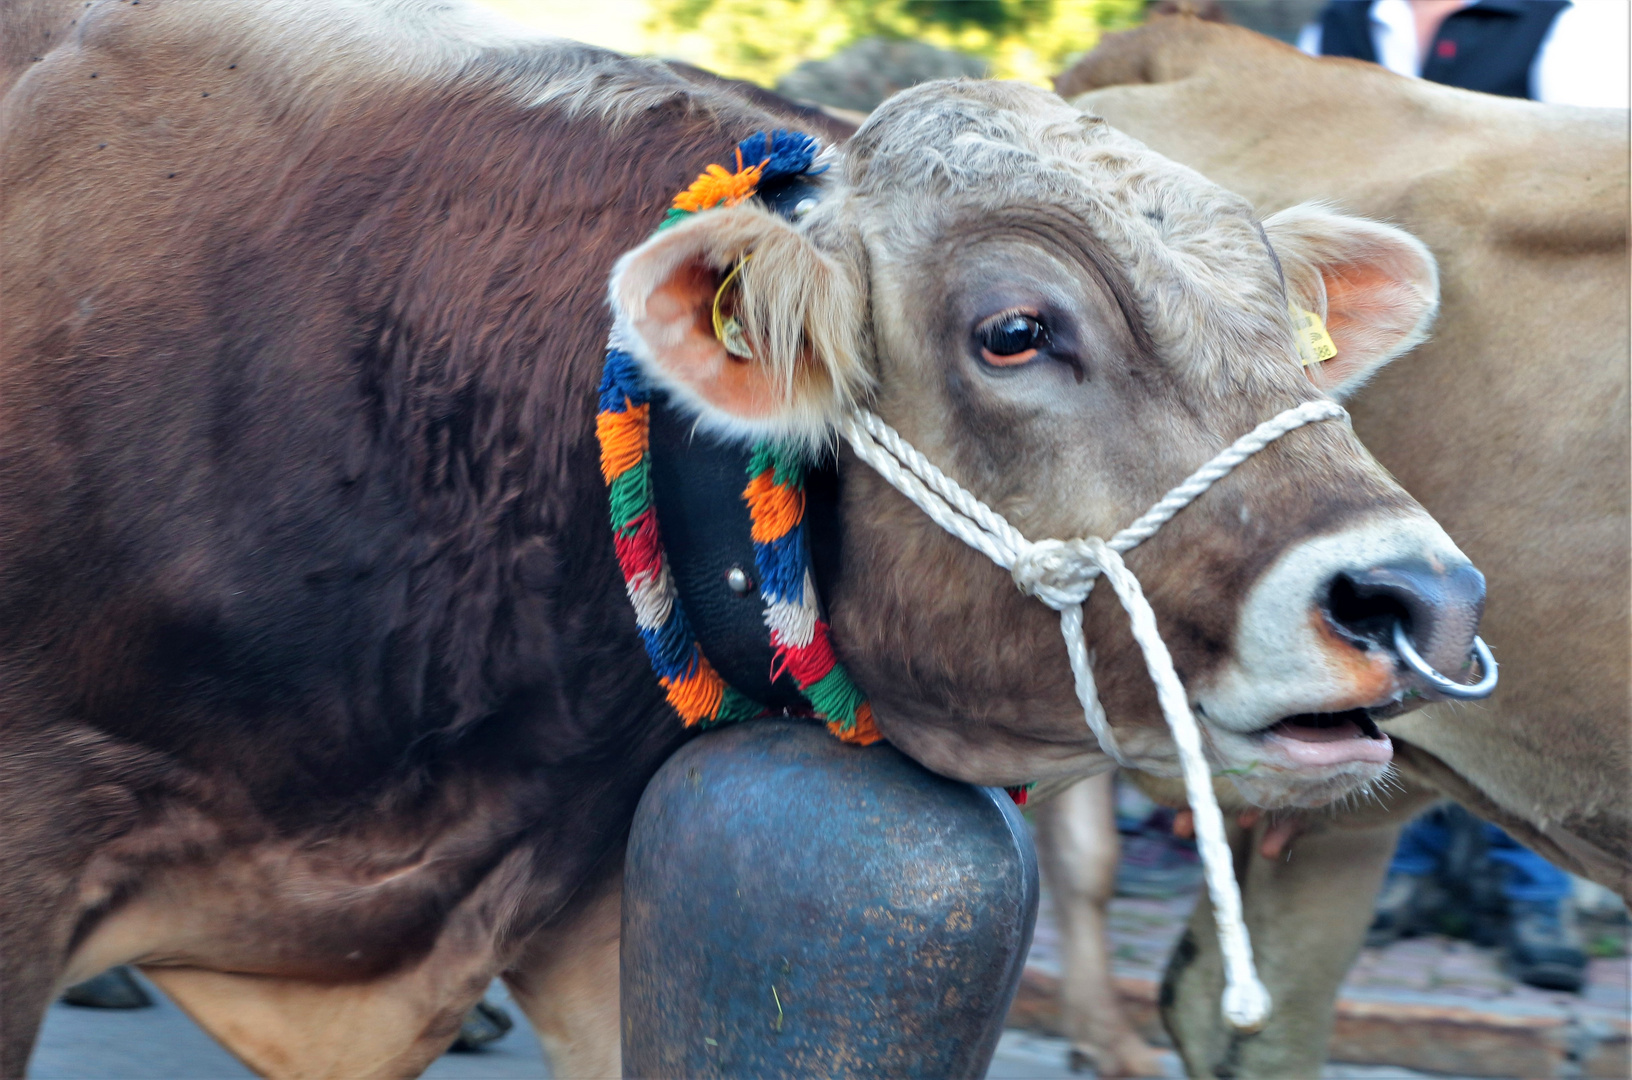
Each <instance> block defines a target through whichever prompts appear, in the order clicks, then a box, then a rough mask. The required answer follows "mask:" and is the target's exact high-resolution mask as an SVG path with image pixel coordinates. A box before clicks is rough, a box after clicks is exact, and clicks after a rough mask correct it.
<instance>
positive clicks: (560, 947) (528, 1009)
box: [504, 852, 623, 1080]
mask: <svg viewBox="0 0 1632 1080" xmlns="http://www.w3.org/2000/svg"><path fill="white" fill-rule="evenodd" d="M622 863H623V859H622V853H621V852H620V853H619V857H618V866H619V867H620V868H621V866H622ZM622 914H623V873H622V870H621V869H620V870H619V871H618V872H616V873H614V874H611V875H610V876H609V877H608V878H607V879H606V880H604V881H603V882H602V883H601V884H600V886H599V887H598V888H596V889H595V890H594V891H593V892H592V893H590V894H589V896H588V898H587V899H586V900H585V901H584V902H583V903H581V904H580V905H578V908H577V910H576V911H575V912H574V913H573V914H572V915H570V916H569V917H567V918H566V919H564V920H561V921H559V922H557V923H556V924H554V925H552V926H550V927H548V928H547V929H545V930H541V931H539V932H538V933H537V934H535V935H533V937H532V939H530V940H529V941H528V942H527V945H526V946H525V948H524V949H523V950H522V953H521V955H520V957H519V958H518V959H517V960H516V962H515V963H513V964H512V965H511V966H510V967H509V969H507V970H506V971H505V972H504V981H505V983H506V985H508V986H509V987H510V993H511V995H512V996H513V997H514V998H515V999H516V1004H517V1005H519V1006H521V1011H522V1012H524V1013H526V1014H527V1019H528V1020H529V1021H530V1022H531V1023H532V1025H533V1030H535V1031H537V1032H538V1037H539V1041H541V1042H542V1043H543V1044H544V1049H545V1051H546V1052H547V1053H548V1054H549V1055H550V1075H551V1076H554V1077H556V1080H590V1078H594V1080H605V1078H616V1077H619V1076H622V1075H623V1050H622V1047H621V1045H620V1044H619V1039H618V940H619V932H620V929H621V926H620V924H621V922H622Z"/></svg>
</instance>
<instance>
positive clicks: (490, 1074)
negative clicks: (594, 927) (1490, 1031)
mask: <svg viewBox="0 0 1632 1080" xmlns="http://www.w3.org/2000/svg"><path fill="white" fill-rule="evenodd" d="M1192 902H1193V900H1192V898H1191V897H1188V896H1185V897H1177V898H1174V899H1171V900H1141V899H1128V898H1119V899H1117V900H1116V901H1115V902H1114V903H1113V905H1112V909H1111V933H1112V938H1113V940H1114V942H1115V965H1116V970H1117V974H1118V975H1120V976H1125V977H1128V978H1131V979H1139V980H1146V981H1149V980H1154V979H1156V978H1158V977H1159V972H1160V970H1161V967H1162V965H1163V964H1164V963H1165V961H1166V957H1167V953H1168V950H1169V949H1170V948H1171V946H1172V943H1173V940H1174V939H1175V938H1176V937H1177V935H1178V933H1179V931H1180V929H1181V927H1182V925H1183V922H1184V920H1185V918H1186V917H1187V916H1188V914H1189V911H1190V908H1191V905H1192ZM1620 932H1621V933H1622V934H1623V935H1624V930H1623V931H1620ZM1056 949H1057V936H1056V933H1055V930H1054V925H1053V918H1052V914H1051V912H1050V911H1049V910H1048V905H1047V902H1046V900H1045V904H1044V909H1043V911H1042V913H1041V917H1040V918H1039V920H1038V928H1037V936H1036V941H1035V943H1034V946H1033V950H1032V956H1031V966H1032V967H1034V968H1038V969H1041V970H1044V971H1057V970H1058V963H1057V956H1056ZM1629 974H1632V965H1629V962H1628V960H1627V959H1626V958H1625V957H1624V956H1623V957H1621V958H1617V959H1599V960H1594V961H1593V962H1592V967H1591V972H1590V978H1589V984H1588V986H1587V988H1586V990H1585V992H1584V993H1582V994H1580V995H1574V994H1560V993H1549V992H1547V991H1542V990H1535V989H1532V988H1531V987H1527V986H1524V985H1522V984H1519V983H1516V982H1514V981H1513V980H1512V979H1510V978H1508V977H1507V976H1506V975H1505V974H1503V972H1502V971H1501V970H1500V967H1499V965H1498V963H1497V957H1496V955H1495V954H1494V953H1492V952H1491V951H1489V950H1481V949H1477V948H1474V947H1473V946H1472V945H1470V944H1468V943H1466V942H1461V941H1453V940H1451V939H1448V938H1440V937H1425V938H1417V939H1413V940H1409V941H1401V942H1397V943H1395V944H1394V945H1392V946H1390V947H1389V948H1387V949H1383V950H1366V951H1365V952H1363V953H1362V955H1361V958H1360V961H1359V963H1358V964H1356V966H1355V968H1354V971H1353V972H1351V974H1350V976H1349V979H1348V981H1347V982H1346V983H1345V984H1344V987H1343V996H1344V997H1345V998H1347V999H1351V1000H1358V1001H1368V1000H1369V1001H1376V1002H1385V1003H1387V1002H1391V1003H1401V1002H1404V1003H1415V1004H1424V1003H1427V1004H1432V1005H1438V1006H1443V1005H1445V1004H1446V1003H1450V1004H1451V1005H1466V1006H1471V1007H1475V1008H1483V1009H1490V1010H1495V1011H1497V1012H1499V1013H1503V1014H1508V1015H1511V1016H1513V1017H1516V1018H1525V1017H1529V1018H1534V1017H1538V1016H1542V1017H1557V1018H1559V1020H1560V1021H1561V1022H1562V1023H1563V1024H1565V1025H1569V1026H1572V1027H1573V1028H1575V1029H1579V1030H1581V1031H1590V1030H1607V1028H1606V1025H1608V1026H1613V1025H1616V1024H1619V1025H1621V1030H1624V1028H1625V1025H1626V1024H1627V1022H1628V1019H1629V1014H1632V985H1629V984H1632V979H1629ZM494 996H495V997H496V998H498V999H500V1000H504V992H503V989H502V987H498V986H495V993H494ZM154 997H155V998H156V999H157V1000H158V1001H159V1004H158V1005H157V1006H156V1007H154V1008H152V1009H141V1010H136V1011H131V1012H110V1011H103V1010H95V1009H80V1008H74V1007H72V1006H67V1005H56V1006H53V1007H52V1009H51V1012H50V1015H49V1016H48V1018H47V1020H46V1024H45V1029H44V1032H43V1033H42V1037H41V1040H40V1045H39V1048H38V1050H37V1051H36V1054H35V1058H34V1061H33V1063H32V1067H31V1070H30V1076H31V1077H33V1078H34V1080H150V1078H151V1080H228V1078H240V1077H245V1078H247V1077H249V1076H250V1075H251V1074H250V1073H249V1072H248V1071H247V1070H246V1069H244V1067H243V1066H242V1065H240V1064H238V1062H237V1061H235V1060H234V1059H233V1058H232V1057H230V1056H229V1055H228V1054H227V1053H226V1052H225V1051H223V1050H221V1049H220V1048H219V1047H218V1046H216V1045H215V1043H213V1042H212V1041H211V1040H210V1039H209V1038H208V1037H207V1036H205V1035H204V1034H203V1033H202V1032H201V1031H200V1030H199V1029H198V1028H197V1027H196V1026H195V1025H194V1024H193V1023H192V1021H191V1020H189V1019H188V1018H187V1017H186V1016H185V1015H184V1014H183V1013H182V1012H181V1011H180V1010H179V1009H177V1008H176V1007H175V1006H174V1005H171V1004H170V1003H169V1002H168V1001H167V1000H165V999H164V998H163V995H162V994H159V993H158V992H157V991H154ZM511 1012H512V1015H514V1016H515V1017H516V1018H517V1021H518V1023H517V1025H516V1028H515V1030H513V1031H512V1032H511V1033H510V1034H509V1035H508V1036H506V1037H505V1038H504V1039H503V1040H501V1041H500V1042H498V1043H497V1044H495V1045H494V1046H492V1047H490V1048H489V1049H487V1050H485V1051H482V1052H480V1053H475V1054H449V1055H445V1056H443V1057H442V1058H441V1059H440V1060H438V1061H437V1062H436V1064H435V1065H434V1066H432V1068H431V1069H430V1071H429V1072H427V1073H426V1076H427V1077H430V1078H432V1080H508V1078H512V1077H518V1078H519V1077H528V1078H532V1080H539V1078H541V1077H546V1076H548V1071H547V1067H546V1065H545V1064H544V1060H543V1055H542V1052H541V1050H540V1048H539V1045H538V1041H537V1039H536V1038H534V1036H533V1034H532V1032H531V1031H530V1030H528V1028H527V1026H526V1024H525V1023H524V1022H521V1018H520V1013H519V1011H517V1010H515V1009H514V1008H513V1007H512V1008H511ZM1595 1025H1596V1028H1595ZM1367 1045H1369V1044H1367ZM1065 1055H1066V1044H1065V1042H1064V1041H1063V1040H1060V1039H1053V1038H1048V1037H1046V1036H1041V1035H1035V1034H1031V1033H1027V1032H1022V1031H1013V1030H1011V1031H1009V1032H1008V1033H1006V1034H1005V1036H1004V1038H1003V1041H1002V1043H1001V1044H1000V1046H999V1048H998V1053H997V1057H996V1059H995V1060H994V1061H993V1063H992V1067H991V1071H990V1073H989V1074H988V1075H989V1076H990V1077H992V1078H994V1080H1057V1078H1058V1080H1063V1078H1065V1077H1068V1076H1070V1075H1071V1074H1070V1073H1069V1072H1067V1071H1066V1069H1065ZM1366 1056H1369V1055H1366ZM1372 1060H1375V1059H1372ZM1167 1067H1168V1075H1169V1076H1173V1077H1178V1076H1180V1075H1181V1074H1180V1072H1179V1068H1178V1062H1177V1059H1176V1058H1174V1057H1173V1056H1172V1055H1171V1054H1169V1055H1168V1057H1167ZM1324 1075H1325V1076H1326V1077H1330V1078H1345V1080H1385V1078H1387V1080H1400V1078H1406V1077H1425V1076H1427V1075H1428V1074H1425V1073H1419V1072H1411V1071H1408V1070H1404V1069H1400V1068H1393V1067H1382V1066H1367V1065H1334V1066H1330V1067H1328V1069H1327V1070H1326V1072H1325V1074H1324ZM1436 1075H1440V1076H1444V1075H1446V1074H1436Z"/></svg>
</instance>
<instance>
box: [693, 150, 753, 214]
mask: <svg viewBox="0 0 1632 1080" xmlns="http://www.w3.org/2000/svg"><path fill="white" fill-rule="evenodd" d="M758 186H759V166H758V165H749V166H747V167H744V166H743V164H742V151H741V150H738V151H737V171H736V172H734V173H729V172H726V171H725V168H724V166H721V165H710V166H709V167H708V170H707V171H706V172H704V173H703V174H702V175H701V176H699V177H698V178H697V179H695V180H693V181H692V182H691V186H690V187H688V188H687V189H686V190H684V191H682V192H681V193H680V194H678V195H676V196H675V197H674V208H675V209H676V210H689V211H690V212H691V213H694V214H695V213H697V212H698V211H699V210H707V209H709V208H710V207H712V206H736V205H737V204H738V203H740V202H742V201H744V200H745V199H747V198H748V197H749V196H751V195H752V194H753V193H754V189H755V188H757V187H758Z"/></svg>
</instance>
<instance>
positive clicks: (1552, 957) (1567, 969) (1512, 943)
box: [1507, 900, 1587, 993]
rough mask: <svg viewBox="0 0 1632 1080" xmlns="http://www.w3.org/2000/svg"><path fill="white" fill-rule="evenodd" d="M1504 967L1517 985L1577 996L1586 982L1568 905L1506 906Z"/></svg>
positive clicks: (1583, 954) (1584, 960)
mask: <svg viewBox="0 0 1632 1080" xmlns="http://www.w3.org/2000/svg"><path fill="white" fill-rule="evenodd" d="M1507 963H1508V968H1509V970H1511V971H1512V972H1513V977H1514V978H1516V979H1518V980H1519V981H1520V982H1523V983H1529V984H1530V985H1531V986H1539V987H1541V988H1542V989H1544V990H1568V991H1570V992H1571V993H1576V992H1579V991H1580V989H1581V986H1582V984H1583V983H1585V982H1586V978H1587V954H1586V951H1585V950H1584V949H1583V948H1582V947H1581V935H1580V932H1579V931H1577V930H1576V927H1575V917H1574V912H1572V911H1570V910H1569V904H1568V902H1566V901H1541V902H1525V901H1522V900H1515V901H1513V902H1512V903H1510V904H1509V905H1508V923H1507Z"/></svg>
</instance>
